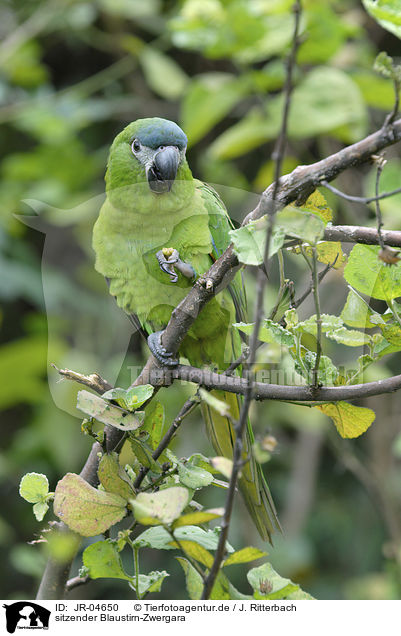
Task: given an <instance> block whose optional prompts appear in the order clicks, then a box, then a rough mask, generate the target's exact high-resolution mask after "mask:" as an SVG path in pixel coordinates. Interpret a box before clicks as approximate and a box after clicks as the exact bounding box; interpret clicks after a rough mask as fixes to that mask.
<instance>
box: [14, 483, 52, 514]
mask: <svg viewBox="0 0 401 636" xmlns="http://www.w3.org/2000/svg"><path fill="white" fill-rule="evenodd" d="M48 492H49V482H48V479H47V477H46V475H42V473H27V474H26V475H24V476H23V477H22V479H21V481H20V485H19V494H20V495H21V497H22V498H23V499H25V501H29V503H33V504H36V503H40V502H42V501H43V499H46V496H47V494H48ZM39 521H41V520H39Z"/></svg>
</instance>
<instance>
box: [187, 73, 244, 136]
mask: <svg viewBox="0 0 401 636" xmlns="http://www.w3.org/2000/svg"><path fill="white" fill-rule="evenodd" d="M245 88H246V85H245V83H244V81H242V79H241V78H238V77H235V75H231V74H230V73H217V72H215V73H204V74H202V75H198V76H197V77H196V79H194V80H192V81H191V84H190V86H189V87H188V90H187V91H186V94H185V97H184V99H183V102H182V106H181V126H182V129H183V130H185V132H186V134H187V136H188V145H189V146H192V145H194V144H196V143H197V142H198V141H199V140H200V139H202V137H204V135H206V133H208V132H209V130H210V129H211V128H213V126H215V124H217V123H218V122H219V121H220V120H221V119H223V117H225V116H226V115H227V114H228V113H229V112H230V110H231V109H232V108H233V106H234V105H235V104H236V103H237V102H238V101H239V100H240V99H242V97H243V96H244V94H245Z"/></svg>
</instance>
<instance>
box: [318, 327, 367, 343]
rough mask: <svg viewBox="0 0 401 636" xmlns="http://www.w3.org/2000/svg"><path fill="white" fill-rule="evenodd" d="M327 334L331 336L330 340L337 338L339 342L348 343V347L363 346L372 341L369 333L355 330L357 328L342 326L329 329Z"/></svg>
mask: <svg viewBox="0 0 401 636" xmlns="http://www.w3.org/2000/svg"><path fill="white" fill-rule="evenodd" d="M326 336H327V337H328V338H330V340H335V341H336V342H338V343H339V344H343V345H346V346H347V347H363V346H364V345H366V344H370V343H371V341H372V339H371V337H370V336H369V335H368V334H367V333H363V332H362V331H355V329H347V328H346V327H341V328H340V329H336V330H335V331H328V332H327V333H326Z"/></svg>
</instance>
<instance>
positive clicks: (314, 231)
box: [275, 206, 326, 245]
mask: <svg viewBox="0 0 401 636" xmlns="http://www.w3.org/2000/svg"><path fill="white" fill-rule="evenodd" d="M275 226H276V227H277V228H281V229H282V230H283V231H284V233H285V234H286V236H294V237H295V238H299V239H301V240H302V241H306V242H307V243H310V244H311V245H315V244H316V243H317V242H318V241H319V240H320V239H321V238H322V237H323V234H324V229H325V226H326V223H325V222H324V221H323V220H322V219H321V218H320V217H319V216H318V215H317V214H315V213H314V212H309V211H308V210H307V209H303V208H294V207H291V206H287V207H286V208H284V209H283V210H281V211H280V212H278V213H277V215H276V220H275Z"/></svg>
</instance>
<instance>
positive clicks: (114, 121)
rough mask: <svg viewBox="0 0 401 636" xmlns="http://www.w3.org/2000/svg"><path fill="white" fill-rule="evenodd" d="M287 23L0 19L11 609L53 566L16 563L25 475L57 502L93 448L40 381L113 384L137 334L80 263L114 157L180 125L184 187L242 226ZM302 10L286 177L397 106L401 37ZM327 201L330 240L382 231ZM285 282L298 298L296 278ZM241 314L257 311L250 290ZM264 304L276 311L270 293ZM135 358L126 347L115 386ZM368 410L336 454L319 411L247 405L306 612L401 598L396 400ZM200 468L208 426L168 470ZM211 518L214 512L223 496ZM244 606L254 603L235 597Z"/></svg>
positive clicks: (395, 211)
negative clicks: (123, 139) (385, 69)
mask: <svg viewBox="0 0 401 636" xmlns="http://www.w3.org/2000/svg"><path fill="white" fill-rule="evenodd" d="M291 5H292V0H248V1H247V0H186V1H184V0H182V1H177V0H171V1H165V2H163V1H162V0H147V1H146V2H143V1H142V0H118V1H117V0H96V1H94V2H81V1H80V0H58V1H56V0H49V1H48V2H45V1H43V0H39V1H34V2H32V1H30V2H26V1H23V0H19V1H17V2H13V3H12V2H11V1H9V2H4V3H3V4H2V6H1V8H0V31H1V32H2V33H1V36H2V37H1V40H2V41H1V44H0V101H1V105H0V123H1V129H0V153H1V167H0V171H1V183H0V272H1V275H0V299H1V303H2V306H1V313H0V320H1V334H0V409H1V411H2V412H1V423H2V426H1V453H0V489H1V495H2V507H1V510H0V549H1V559H2V563H3V568H4V570H5V571H7V572H8V575H7V577H3V582H2V586H3V589H2V590H1V591H0V596H1V597H2V598H24V597H32V596H34V594H35V589H36V586H37V581H38V579H39V578H40V575H41V572H42V569H43V564H44V561H45V555H44V553H43V552H42V551H41V546H40V544H39V545H36V546H29V545H27V541H31V540H32V539H35V538H37V535H38V533H39V527H40V526H39V525H38V524H37V522H36V521H35V519H34V517H33V515H32V510H31V507H30V506H28V505H26V504H25V503H24V502H23V501H22V500H21V499H20V498H19V497H18V483H19V480H20V478H21V476H22V475H23V474H24V473H26V472H29V471H36V472H42V473H45V474H46V475H47V476H48V478H49V481H50V487H51V489H54V487H55V484H56V482H57V480H58V479H60V478H61V477H62V475H63V474H64V473H65V472H67V471H71V472H79V470H80V468H81V466H82V463H83V461H84V459H85V457H86V455H87V452H88V449H89V447H90V442H89V440H87V439H85V438H83V437H82V434H81V433H80V420H79V419H78V418H77V414H76V413H75V414H74V409H73V408H72V405H73V404H74V403H75V396H76V387H74V385H72V384H68V383H61V384H56V383H57V380H58V378H57V377H56V375H57V374H56V372H55V371H53V370H52V369H51V368H50V366H49V362H55V363H56V364H57V365H58V366H60V367H70V368H73V369H75V370H77V371H81V372H93V371H98V370H101V372H102V374H103V375H104V376H105V377H107V378H108V379H111V378H112V377H115V376H116V374H117V373H118V371H119V369H120V367H121V355H122V353H124V342H123V341H122V340H121V339H120V338H119V329H120V326H121V325H123V324H124V325H125V327H121V329H122V331H124V329H125V330H126V329H127V328H128V327H127V325H126V323H125V322H124V320H125V319H124V317H121V316H120V317H118V315H117V313H116V311H115V310H114V308H113V307H112V306H111V305H110V302H109V299H108V298H107V290H106V287H105V284H104V282H103V281H102V280H101V279H100V277H99V276H98V275H97V274H96V273H95V272H94V270H93V254H92V251H91V248H90V236H91V228H92V224H93V220H94V215H95V214H96V210H97V209H98V208H99V205H100V199H99V198H95V199H94V197H98V195H101V193H102V191H103V174H104V168H105V163H106V158H107V153H108V148H109V145H110V143H111V141H112V139H113V137H114V136H115V134H116V133H117V132H119V131H120V130H121V128H122V127H123V126H124V125H125V124H126V123H128V122H130V121H132V120H134V119H137V118H139V117H148V116H162V117H166V118H171V119H174V120H176V121H178V122H179V123H180V125H181V126H182V127H183V128H184V130H185V131H186V133H187V135H188V138H189V149H188V158H189V162H190V165H191V167H192V169H193V172H194V174H195V175H196V176H197V177H199V178H202V179H204V180H206V181H210V182H213V183H217V184H221V185H222V186H227V189H226V190H224V189H223V190H222V194H223V196H224V193H226V196H225V200H226V203H227V205H228V206H229V209H230V212H231V213H232V214H233V215H234V216H235V217H236V218H237V219H238V218H241V217H242V216H244V214H245V212H246V211H248V209H247V207H246V206H247V205H248V204H249V199H248V197H247V196H246V194H244V192H245V193H246V192H248V191H249V192H256V193H257V192H261V191H262V189H263V188H264V187H266V186H267V185H269V183H270V182H271V181H272V175H273V164H272V161H271V159H270V157H271V153H272V150H273V147H274V140H275V138H276V136H277V132H278V129H279V125H280V117H281V109H282V104H283V100H282V96H281V95H280V89H281V88H282V86H283V81H284V78H285V67H284V63H283V60H284V57H285V55H286V54H287V53H288V46H289V43H290V39H291V33H292V23H293V16H292V13H291ZM303 5H304V12H303V16H302V24H303V27H302V30H303V38H304V41H303V44H302V46H301V48H300V51H299V55H298V62H299V66H298V68H297V70H296V82H295V89H294V93H293V99H292V108H291V116H290V122H289V143H288V148H287V156H286V160H285V165H284V170H285V171H286V172H288V171H290V170H292V169H293V168H294V167H296V165H298V164H305V163H310V162H313V161H315V160H318V159H320V158H322V157H324V156H326V155H328V154H330V153H332V152H335V151H336V150H338V149H339V148H340V147H341V146H342V145H343V144H348V143H352V142H353V141H356V140H358V139H359V138H361V137H362V136H364V135H365V134H367V133H368V132H369V131H370V130H373V129H375V128H377V127H379V126H380V125H381V123H382V121H383V118H384V116H385V113H386V112H387V111H390V110H391V108H392V105H393V100H394V96H393V89H392V85H391V82H390V81H388V80H386V79H384V78H382V77H380V76H379V75H378V74H376V73H374V71H373V70H372V67H373V61H374V59H375V57H376V55H377V53H378V52H379V51H380V50H383V49H384V50H386V51H387V53H389V54H390V55H392V56H393V57H395V58H396V57H397V55H400V54H401V46H400V41H399V39H398V38H397V37H396V34H395V35H391V34H390V33H388V32H387V31H384V30H383V29H382V28H381V27H380V26H378V25H377V24H376V23H375V22H374V21H373V20H372V18H370V17H369V16H368V14H367V13H366V12H365V10H364V8H363V6H362V4H361V3H360V2H358V1H357V0H332V1H331V2H327V3H322V2H321V1H320V0H305V1H304V2H303ZM386 157H387V159H389V161H388V164H387V166H386V168H385V170H384V173H383V178H382V189H383V190H385V189H388V190H390V189H392V188H396V187H398V186H399V181H400V178H399V177H400V167H401V159H400V157H399V149H398V148H397V147H396V148H393V149H389V150H388V151H387V154H386ZM373 183H374V171H373V170H372V169H371V168H370V167H369V166H367V167H365V168H364V169H362V170H358V171H356V170H354V171H352V170H351V171H348V172H347V173H346V174H344V175H343V176H342V177H341V178H340V179H339V180H338V184H339V185H340V187H342V188H343V189H344V190H345V191H347V192H352V193H353V194H365V195H367V194H371V193H372V188H373ZM327 198H328V200H329V201H330V203H331V205H332V207H333V208H334V209H335V212H336V217H335V223H337V224H341V223H352V224H361V225H374V215H373V210H372V209H370V208H367V207H366V206H360V205H352V206H351V205H350V204H345V203H344V202H342V203H340V202H339V201H338V200H335V199H334V198H333V197H331V196H328V197H327ZM28 200H30V203H28ZM87 202H89V203H87ZM399 204H400V197H393V198H391V199H386V200H385V201H383V204H382V209H383V214H384V220H385V227H388V228H392V229H401V221H400V219H401V215H400V213H399ZM32 209H33V210H35V211H37V212H38V213H39V217H38V218H36V219H34V218H32V214H33V212H32ZM21 214H24V215H31V216H30V218H29V219H25V222H22V221H21V220H20V219H18V218H16V216H15V215H21ZM32 226H34V227H32ZM35 228H36V229H35ZM38 230H40V231H38ZM44 233H45V234H44ZM45 236H46V238H45ZM45 240H46V247H45V250H46V251H45V257H44V260H43V280H44V284H45V287H44V291H45V293H44V294H43V288H42V269H41V265H42V254H43V249H44V244H45ZM289 267H290V273H291V275H294V276H295V277H297V280H299V281H300V283H301V288H302V284H304V286H305V284H306V283H307V281H308V279H307V273H306V272H299V271H298V270H297V269H296V267H295V265H291V262H290V266H289ZM291 267H293V271H291ZM339 284H340V279H339V278H336V276H335V275H333V276H332V277H331V278H330V279H329V281H328V284H327V286H328V292H327V293H326V294H324V295H323V302H325V301H326V302H327V303H328V305H329V309H330V311H331V312H333V313H334V312H335V311H339V309H341V307H342V305H343V304H344V302H345V298H346V294H347V289H346V287H345V285H343V286H342V287H340V288H339V287H338V285H339ZM303 288H304V287H303ZM249 296H250V301H251V302H252V277H250V279H249ZM45 301H46V304H45ZM336 302H337V305H336V304H335V303H336ZM268 303H269V306H272V305H273V304H274V294H273V292H272V293H271V294H270V296H269V297H268ZM330 303H331V305H330ZM324 310H325V308H324ZM118 321H120V322H118ZM48 328H49V354H48V353H47V350H48ZM331 346H332V347H333V349H332V351H333V352H334V351H335V348H334V347H335V345H334V343H333V345H331ZM117 354H118V355H117ZM144 354H145V351H144V350H143V349H142V344H141V342H140V340H139V338H137V337H136V336H133V338H132V340H131V345H130V350H129V353H128V354H127V357H126V358H125V361H124V364H123V365H122V371H121V374H120V377H119V385H120V386H121V385H124V383H125V385H127V384H128V382H129V379H130V368H129V367H130V366H135V365H140V364H141V361H142V360H143V359H144ZM397 356H398V357H397ZM398 362H399V354H397V355H396V356H394V357H393V358H392V359H391V360H390V362H389V363H386V364H387V366H384V364H382V365H381V366H380V365H375V367H374V368H373V369H372V371H371V374H372V375H371V376H370V377H366V378H365V380H369V379H377V378H378V377H385V376H387V375H390V374H392V373H394V372H397V371H396V369H397V365H398ZM48 375H49V380H48ZM49 381H50V384H49ZM188 390H189V389H188V387H185V386H184V387H180V386H178V385H176V386H173V387H171V388H169V389H168V390H164V391H163V400H164V402H165V404H166V409H167V418H170V419H171V418H172V417H173V416H174V415H175V414H176V412H177V404H181V403H182V402H183V401H184V399H185V396H186V395H187V394H188ZM54 397H56V404H55V403H54V401H53V398H54ZM366 406H370V407H371V408H374V410H375V411H376V414H377V415H376V423H375V424H374V425H373V426H372V427H371V428H370V429H369V431H368V432H367V433H366V434H365V435H364V436H362V437H361V438H360V439H358V440H356V441H351V442H349V441H344V440H339V438H338V437H336V432H335V431H334V428H333V427H332V425H331V424H330V423H329V420H328V419H327V418H325V417H324V416H323V415H321V414H318V413H317V412H316V413H315V410H314V412H313V413H312V412H310V410H308V409H306V408H301V407H296V406H290V405H281V404H274V403H273V404H271V403H265V404H258V405H255V406H254V413H253V421H254V422H255V429H256V432H257V433H259V434H260V435H263V434H264V433H265V432H269V433H271V434H272V435H274V436H275V437H276V438H277V439H278V442H279V444H278V450H277V451H276V452H275V453H274V454H273V456H272V458H271V460H270V462H269V463H268V464H267V472H268V476H269V483H270V485H271V487H272V490H273V492H274V494H275V500H276V502H277V505H278V508H279V513H280V517H281V520H282V522H283V525H284V527H285V529H286V536H285V542H284V541H282V540H280V539H277V541H276V543H275V547H274V548H271V549H270V550H269V553H270V556H269V558H270V560H271V562H272V563H273V565H274V566H275V567H276V568H277V570H278V571H279V572H280V574H282V575H283V576H289V577H290V578H291V579H293V580H296V581H297V582H298V583H300V584H301V585H302V587H303V588H304V589H306V590H307V591H308V592H310V593H311V594H313V595H314V596H315V597H317V598H344V599H347V598H372V599H375V598H397V597H398V596H399V591H400V587H399V572H398V575H397V570H396V567H395V565H394V558H393V556H394V550H398V551H399V550H400V545H401V544H400V539H401V515H400V506H399V501H400V496H401V481H400V459H401V437H400V421H399V406H400V401H399V396H397V395H390V396H386V397H382V398H377V399H371V400H370V401H369V403H368V404H366ZM195 451H201V452H204V453H205V454H206V455H208V454H210V452H211V450H210V447H209V445H208V443H207V440H206V438H205V435H204V430H203V427H202V423H201V421H200V419H199V415H193V416H191V419H188V421H186V423H185V425H184V426H183V429H182V431H181V434H180V438H179V442H178V443H176V446H175V452H176V453H177V454H178V455H180V454H185V453H191V452H195ZM372 484H373V485H372ZM211 504H213V505H222V499H221V495H220V493H216V494H215V501H212V502H210V501H208V505H211ZM243 512H244V510H243V508H242V503H241V502H238V503H237V512H236V516H235V519H234V523H233V527H232V532H231V535H230V540H231V542H232V543H233V544H234V545H236V547H240V546H241V545H243V544H244V541H246V542H247V544H249V543H252V545H260V542H258V538H257V536H256V533H255V531H254V530H253V528H251V527H250V520H249V518H248V517H247V516H246V514H242V513H243ZM261 547H262V546H261ZM152 554H153V556H152ZM162 557H163V558H164V559H165V563H160V559H161V558H162ZM156 559H157V562H156ZM164 567H166V569H169V571H171V572H173V573H176V574H177V576H175V577H174V578H173V577H171V578H170V580H169V584H168V585H166V586H165V587H164V588H162V591H161V592H160V594H159V597H160V598H182V597H185V590H184V583H183V577H182V573H181V571H180V568H179V565H178V564H177V563H176V562H175V561H174V559H173V558H172V557H171V555H170V553H168V554H167V556H165V555H164V554H163V555H162V553H159V552H157V553H156V551H152V553H150V555H149V563H148V564H147V569H148V570H151V569H159V570H161V569H163V568H164ZM180 582H181V583H180ZM241 586H242V587H241ZM238 587H240V588H241V589H242V591H244V592H249V591H250V589H249V587H248V589H246V583H245V584H244V583H242V582H240V580H239V581H238ZM73 594H74V596H75V597H80V596H82V597H83V598H90V597H92V596H93V597H94V598H97V599H99V598H124V597H125V596H126V595H127V590H126V587H125V585H123V583H122V582H120V581H107V580H101V581H96V582H92V583H90V584H89V585H88V586H86V587H85V588H78V589H77V590H75V591H74V593H73ZM156 596H157V595H156Z"/></svg>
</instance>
